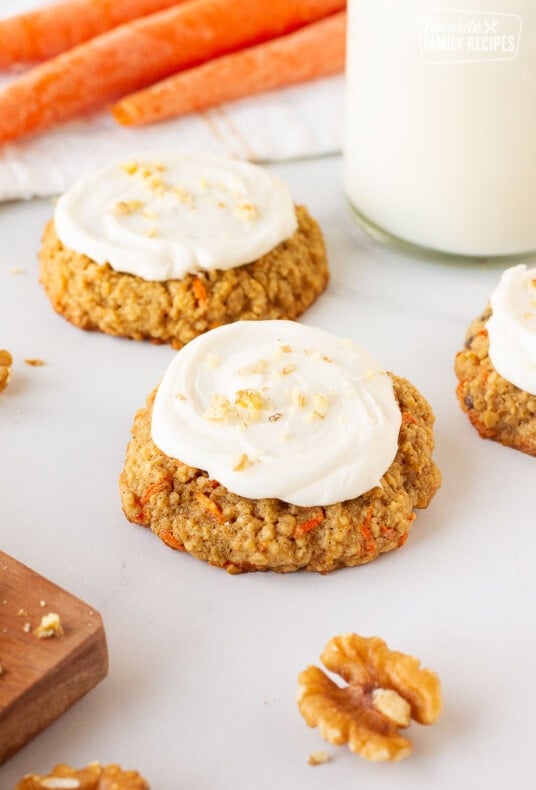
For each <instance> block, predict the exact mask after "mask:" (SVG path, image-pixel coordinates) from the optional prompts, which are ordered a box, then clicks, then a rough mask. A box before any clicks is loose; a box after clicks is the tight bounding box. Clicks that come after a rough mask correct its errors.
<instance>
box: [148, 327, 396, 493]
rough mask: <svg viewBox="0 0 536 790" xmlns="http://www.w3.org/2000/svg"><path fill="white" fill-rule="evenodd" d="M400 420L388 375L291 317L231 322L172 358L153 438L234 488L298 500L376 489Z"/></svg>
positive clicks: (348, 344) (344, 343) (355, 349)
mask: <svg viewBox="0 0 536 790" xmlns="http://www.w3.org/2000/svg"><path fill="white" fill-rule="evenodd" d="M400 424H401V414H400V409H399V406H398V404H397V402H396V400H395V397H394V392H393V385H392V382H391V379H390V378H389V376H388V375H387V374H386V373H385V372H384V371H383V370H382V369H381V368H380V367H379V365H378V363H377V362H376V361H375V360H374V359H373V358H372V357H371V356H370V355H369V354H368V353H367V352H366V351H364V350H363V349H362V348H360V347H359V346H358V345H356V344H355V343H354V342H352V341H351V340H342V339H341V338H338V337H336V336H335V335H332V334H330V333H328V332H324V331H323V330H320V329H314V328H312V327H308V326H304V325H303V324H298V323H295V322H292V321H237V322H235V323H233V324H228V325H226V326H222V327H219V328H218V329H213V330H212V331H210V332H207V333H206V334H204V335H201V336H199V337H197V338H196V339H195V340H192V341H191V343H189V344H188V345H187V346H185V347H184V348H183V349H181V350H180V351H179V352H178V354H177V355H176V356H175V358H174V359H173V361H172V362H171V364H170V366H169V368H168V370H167V372H166V373H165V375H164V378H163V380H162V383H161V384H160V387H159V389H158V393H157V396H156V400H155V403H154V409H153V418H152V438H153V441H154V442H155V444H156V445H157V447H159V448H160V449H161V450H162V452H164V453H166V454H167V455H169V456H171V457H173V458H177V459H179V460H181V461H183V462H184V463H186V464H188V465H189V466H193V467H196V468H198V469H203V470H205V471H206V472H208V474H209V476H210V477H211V478H213V479H215V480H218V481H219V482H220V483H221V484H222V485H224V486H225V487H226V488H228V489H229V490H230V491H233V492H234V493H236V494H239V495H241V496H244V497H248V498H250V499H260V498H264V497H275V498H277V499H281V500H284V501H285V502H290V503H292V504H295V505H300V506H304V507H305V506H313V505H330V504H333V503H334V502H341V501H344V500H346V499H353V498H354V497H357V496H360V494H363V493H365V492H366V491H369V490H370V489H371V488H374V487H375V486H377V485H378V484H379V483H380V480H381V477H382V476H383V474H384V473H385V472H386V470H387V469H388V468H389V466H390V464H391V463H392V461H393V459H394V457H395V455H396V452H397V448H398V433H399V429H400Z"/></svg>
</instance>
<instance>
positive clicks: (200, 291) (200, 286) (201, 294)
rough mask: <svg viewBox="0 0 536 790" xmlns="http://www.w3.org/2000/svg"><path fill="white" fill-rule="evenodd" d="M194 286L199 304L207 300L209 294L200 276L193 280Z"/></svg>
mask: <svg viewBox="0 0 536 790" xmlns="http://www.w3.org/2000/svg"><path fill="white" fill-rule="evenodd" d="M192 288H193V292H194V295H195V298H196V300H197V302H198V303H199V304H203V302H206V301H207V296H208V294H207V289H206V288H205V283H204V282H203V280H200V279H199V277H195V278H194V280H193V282H192Z"/></svg>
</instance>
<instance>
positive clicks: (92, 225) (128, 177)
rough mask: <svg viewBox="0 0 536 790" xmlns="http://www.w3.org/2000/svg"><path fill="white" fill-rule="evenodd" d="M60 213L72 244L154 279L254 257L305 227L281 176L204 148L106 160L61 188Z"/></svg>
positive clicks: (61, 233) (59, 228) (60, 225)
mask: <svg viewBox="0 0 536 790" xmlns="http://www.w3.org/2000/svg"><path fill="white" fill-rule="evenodd" d="M54 220H55V225H56V232H57V234H58V237H59V239H60V241H61V242H62V243H63V244H64V245H65V246H66V247H68V248H70V249H71V250H74V251H75V252H78V253H81V254H84V255H87V256H88V257H89V258H91V259H92V260H93V261H96V262H97V263H99V264H103V263H106V262H107V263H109V264H110V266H111V267H112V268H113V269H115V270H117V271H119V272H125V273H128V274H134V275H138V276H139V277H142V278H143V279H145V280H171V279H181V278H183V277H184V276H185V275H186V274H188V273H190V272H195V271H200V270H208V269H231V268H234V267H236V266H242V265H243V264H246V263H251V262H252V261H254V260H256V259H257V258H259V257H260V256H261V255H264V254H265V253H267V252H269V251H270V250H271V249H273V248H274V247H275V246H277V245H278V244H279V243H280V242H281V241H283V240H284V239H287V238H289V237H290V236H291V235H292V234H293V233H294V231H295V230H296V227H297V221H296V213H295V210H294V205H293V202H292V198H291V196H290V193H289V191H288V189H287V187H286V186H285V184H283V183H282V182H281V181H280V180H279V179H278V178H276V177H275V176H273V175H272V174H271V173H269V172H267V171H266V170H264V169H262V168H260V167H258V166H256V165H252V164H250V163H248V162H241V161H238V160H233V159H225V158H223V157H220V156H215V155H213V154H210V153H205V152H200V151H178V152H162V153H159V154H155V155H152V154H146V155H143V156H140V157H137V158H133V159H129V160H125V161H122V162H114V163H112V164H110V165H107V166H105V167H103V168H101V169H99V170H97V171H95V172H94V173H91V174H90V175H87V176H85V177H83V178H81V179H80V180H79V181H77V182H76V183H75V184H74V185H73V186H72V187H71V188H70V189H69V190H68V191H67V192H66V193H65V194H64V195H62V196H61V197H60V199H59V200H58V202H57V204H56V209H55V215H54Z"/></svg>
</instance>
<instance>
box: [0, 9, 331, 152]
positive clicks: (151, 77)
mask: <svg viewBox="0 0 536 790" xmlns="http://www.w3.org/2000/svg"><path fill="white" fill-rule="evenodd" d="M344 5H345V0H269V2H263V1H262V0H186V2H184V3H182V4H181V5H178V6H175V7H173V8H169V9H168V10H166V11H160V12H159V13H157V14H151V15H150V16H147V17H143V18H141V19H136V20H133V21H132V22H127V23H125V24H124V25H120V26H119V27H116V28H114V29H113V30H109V31H108V32H107V33H103V34H102V35H100V36H97V37H96V38H92V39H90V41H87V42H85V43H84V44H79V45H78V46H77V47H74V48H73V49H70V50H68V51H67V52H64V53H62V54H61V55H58V56H57V57H56V58H53V59H52V60H49V61H46V62H45V63H42V64H41V65H39V66H36V67H35V68H34V69H31V70H30V71H28V72H26V73H25V74H23V75H22V76H21V77H20V78H19V79H18V80H15V81H14V82H12V83H11V84H10V85H8V86H7V87H6V88H5V89H4V90H3V91H2V92H0V142H5V141H6V140H13V139H15V138H17V137H21V136H22V135H24V134H28V133H29V132H33V131H36V130H38V129H43V128H45V127H47V126H50V125H51V124H53V123H55V122H58V121H63V120H66V119H68V118H72V117H73V116H75V115H77V114H79V113H82V112H87V111H89V110H92V109H95V108H96V107H99V106H102V105H103V104H105V103H106V102H109V101H112V100H115V99H117V98H119V97H121V96H124V95H125V94H127V93H132V92H134V91H137V90H139V89H140V88H143V87H146V86H147V85H151V84H152V83H154V82H156V81H158V80H161V79H164V78H165V77H168V76H169V75H170V74H173V73H175V72H176V71H178V70H180V69H183V68H187V67H189V66H193V65H195V64H198V63H201V62H203V61H205V60H208V59H210V58H213V57H217V56H218V55H222V54H225V53H227V52H232V51H235V50H237V49H240V48H241V47H245V46H248V45H252V44H257V43H260V42H261V41H266V40H267V39H270V38H274V37H276V36H278V35H283V34H284V33H286V32H289V31H291V30H294V29H296V28H298V27H301V26H302V25H306V24H308V23H309V22H312V21H314V20H315V19H319V18H321V17H323V16H327V15H329V14H331V13H333V12H335V11H338V10H340V9H341V8H342V7H343V6H344Z"/></svg>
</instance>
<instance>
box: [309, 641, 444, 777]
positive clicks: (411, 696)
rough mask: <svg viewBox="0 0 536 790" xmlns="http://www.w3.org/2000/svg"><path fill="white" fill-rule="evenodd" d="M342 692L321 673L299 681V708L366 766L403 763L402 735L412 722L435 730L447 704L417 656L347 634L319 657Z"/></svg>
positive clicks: (313, 670)
mask: <svg viewBox="0 0 536 790" xmlns="http://www.w3.org/2000/svg"><path fill="white" fill-rule="evenodd" d="M320 658H321V660H322V663H323V664H324V666H325V667H326V669H328V670H329V671H330V672H334V673H336V674H337V675H339V676H340V677H341V678H343V680H345V681H346V683H347V684H348V685H347V686H345V687H342V688H341V687H340V686H338V685H337V684H336V683H334V682H333V680H331V678H329V677H328V675H326V673H325V672H324V671H323V670H322V669H320V668H319V667H315V666H310V667H308V668H307V669H305V670H304V671H303V672H300V674H299V676H298V696H297V702H298V708H299V710H300V713H301V714H302V716H303V718H304V719H305V721H306V722H307V724H308V725H309V726H310V727H318V729H319V731H320V735H321V736H322V737H323V738H324V739H325V740H327V741H329V742H330V743H334V744H338V745H340V744H344V743H347V744H348V746H349V748H350V750H351V751H353V752H355V753H356V754H360V755H361V756H362V757H364V758H365V759H367V760H375V761H380V760H400V759H402V758H404V757H407V756H408V754H409V753H410V752H411V741H410V740H409V739H408V738H405V737H403V736H402V735H401V734H400V732H399V729H400V728H405V727H407V726H409V724H410V721H411V719H414V720H415V721H417V722H419V723H420V724H433V723H434V722H435V721H436V720H437V719H438V717H439V715H440V713H441V710H442V707H443V703H442V698H441V685H440V681H439V678H438V676H437V675H436V673H435V672H432V671H431V670H429V669H422V668H421V666H420V661H419V660H418V659H417V658H414V657H413V656H408V655H405V654H404V653H398V652H395V651H392V650H389V648H388V647H387V645H386V644H385V642H384V641H383V640H382V639H379V638H378V637H376V636H372V637H362V636H358V634H345V635H343V636H335V637H333V639H331V640H330V641H329V642H328V644H327V645H326V648H325V649H324V652H323V653H322V655H321V656H320Z"/></svg>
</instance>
